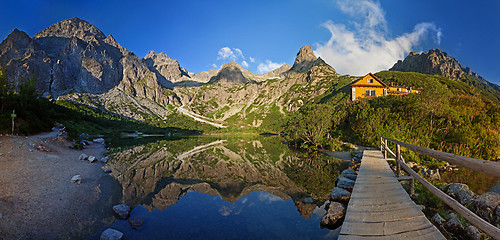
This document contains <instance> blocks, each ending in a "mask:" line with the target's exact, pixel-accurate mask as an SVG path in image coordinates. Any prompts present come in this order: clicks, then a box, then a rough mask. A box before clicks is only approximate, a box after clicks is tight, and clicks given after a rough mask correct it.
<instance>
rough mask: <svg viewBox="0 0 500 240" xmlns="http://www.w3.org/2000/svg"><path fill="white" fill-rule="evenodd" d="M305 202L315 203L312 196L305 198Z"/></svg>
mask: <svg viewBox="0 0 500 240" xmlns="http://www.w3.org/2000/svg"><path fill="white" fill-rule="evenodd" d="M304 203H314V200H313V199H312V198H310V197H306V198H304Z"/></svg>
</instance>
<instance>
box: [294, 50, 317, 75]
mask: <svg viewBox="0 0 500 240" xmlns="http://www.w3.org/2000/svg"><path fill="white" fill-rule="evenodd" d="M316 59H317V57H316V56H315V55H314V51H313V50H312V47H311V46H309V45H304V46H302V47H301V48H300V50H299V52H298V53H297V57H296V58H295V62H294V64H293V66H292V69H291V70H292V71H295V72H305V71H307V70H309V69H310V68H311V67H312V66H313V65H314V62H315V61H316Z"/></svg>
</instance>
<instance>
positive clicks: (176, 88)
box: [0, 18, 500, 128]
mask: <svg viewBox="0 0 500 240" xmlns="http://www.w3.org/2000/svg"><path fill="white" fill-rule="evenodd" d="M0 66H1V67H2V69H3V70H4V71H5V72H6V74H7V77H8V79H9V81H10V82H12V83H13V86H14V87H16V86H18V85H19V84H20V83H21V82H22V81H25V80H26V79H29V78H31V76H33V77H34V79H35V80H36V87H37V89H38V91H39V92H40V93H41V94H42V96H46V97H53V98H55V99H58V100H66V101H72V102H75V103H81V104H85V105H87V106H90V107H93V108H98V109H101V110H104V111H108V112H113V113H116V114H120V115H122V116H125V117H128V118H132V119H136V120H141V121H150V122H151V121H153V122H154V121H168V119H169V116H170V115H171V114H181V113H186V112H189V113H192V114H194V115H197V116H200V117H202V118H204V119H205V120H206V121H208V122H212V123H214V124H221V123H223V124H229V125H233V126H238V127H239V128H251V127H260V126H262V125H263V124H264V125H269V123H270V122H271V121H272V120H274V119H278V118H280V117H282V116H285V115H286V114H287V113H288V112H291V111H295V110H297V109H298V108H300V107H301V106H302V105H304V104H305V103H307V102H321V101H326V100H329V101H332V100H335V101H340V102H343V101H348V99H349V96H348V94H349V91H347V90H348V85H349V83H350V82H352V81H353V80H355V79H357V77H353V76H348V75H346V76H341V75H339V74H337V72H336V71H335V69H334V68H333V67H331V66H329V65H328V64H327V63H326V62H325V61H323V60H322V59H321V58H318V57H316V56H315V55H314V53H313V50H312V48H311V47H310V46H308V45H305V46H303V47H301V48H300V50H299V52H298V53H297V57H296V59H295V62H294V64H293V66H290V65H288V64H284V65H283V66H281V67H279V68H277V69H275V70H273V71H271V72H268V73H266V74H262V75H256V74H253V73H252V72H250V71H248V70H246V69H244V68H243V67H241V66H240V65H238V64H237V63H235V62H234V61H233V62H230V63H226V64H224V65H223V66H222V67H221V68H220V69H210V70H208V71H205V72H200V73H196V74H195V73H190V72H189V71H188V70H187V69H185V68H183V67H181V66H180V65H179V63H178V61H177V60H175V59H172V58H170V57H169V56H167V54H165V53H156V52H154V51H150V52H149V53H148V54H147V55H146V56H145V57H144V58H139V57H137V56H136V55H135V54H134V53H133V52H131V51H129V50H127V49H126V48H123V47H122V46H121V45H120V44H119V43H118V42H117V41H116V40H115V39H114V38H113V36H112V35H108V36H106V35H105V34H104V33H103V32H102V31H101V30H99V29H98V28H97V27H95V26H94V25H92V24H90V23H88V22H87V21H85V20H82V19H78V18H71V19H67V20H64V21H61V22H58V23H55V24H53V25H52V26H50V27H48V28H47V29H45V30H42V31H41V32H39V33H37V34H35V35H34V36H33V37H32V38H30V37H29V36H28V35H27V34H26V33H24V32H22V31H19V30H17V29H14V30H13V31H12V32H11V33H10V34H9V36H8V37H7V38H6V39H5V40H4V41H3V42H2V43H1V44H0ZM390 70H391V71H404V72H405V71H410V72H420V73H425V74H439V75H442V76H444V77H447V78H451V79H456V80H459V81H464V82H467V83H469V84H470V85H473V86H476V87H480V89H481V90H482V91H485V92H487V93H488V94H490V95H492V96H493V98H496V99H497V100H499V101H500V97H499V96H500V94H499V90H500V87H499V86H498V85H496V84H492V83H489V82H488V81H486V80H485V79H483V78H482V77H480V76H479V75H478V74H476V73H473V72H472V71H471V70H470V69H469V68H464V67H463V66H461V65H460V64H459V63H458V61H456V60H455V59H454V58H452V57H449V56H448V55H447V54H446V53H444V52H442V51H440V50H439V49H435V50H434V49H431V50H430V51H429V52H424V53H422V54H418V53H416V52H411V53H410V54H409V55H408V56H407V57H406V58H405V59H404V60H403V61H401V60H400V61H398V62H397V63H396V64H395V65H394V66H393V67H392V68H391V69H390ZM23 79H24V80H23ZM180 108H182V109H183V111H177V110H178V109H180Z"/></svg>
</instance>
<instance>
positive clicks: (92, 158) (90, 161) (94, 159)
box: [88, 156, 97, 163]
mask: <svg viewBox="0 0 500 240" xmlns="http://www.w3.org/2000/svg"><path fill="white" fill-rule="evenodd" d="M88 160H89V163H95V162H97V158H96V157H94V156H89V158H88Z"/></svg>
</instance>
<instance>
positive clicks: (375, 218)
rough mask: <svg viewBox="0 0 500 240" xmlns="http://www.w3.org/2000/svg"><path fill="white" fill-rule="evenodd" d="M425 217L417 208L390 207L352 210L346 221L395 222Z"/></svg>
mask: <svg viewBox="0 0 500 240" xmlns="http://www.w3.org/2000/svg"><path fill="white" fill-rule="evenodd" d="M416 217H424V214H423V213H422V212H421V211H420V210H419V209H417V208H408V207H407V208H404V209H389V210H388V211H380V212H369V213H367V212H351V213H350V214H349V216H346V218H345V220H344V221H345V222H394V221H399V220H406V219H412V218H416Z"/></svg>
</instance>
